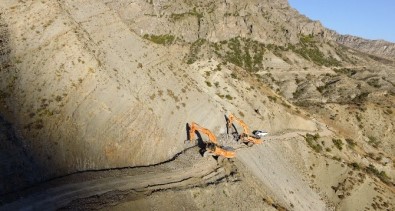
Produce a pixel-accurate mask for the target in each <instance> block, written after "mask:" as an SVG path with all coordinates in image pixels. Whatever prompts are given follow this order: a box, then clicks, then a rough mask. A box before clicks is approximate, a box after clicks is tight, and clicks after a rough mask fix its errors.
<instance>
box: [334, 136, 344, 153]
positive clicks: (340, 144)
mask: <svg viewBox="0 0 395 211" xmlns="http://www.w3.org/2000/svg"><path fill="white" fill-rule="evenodd" d="M332 142H333V144H334V145H335V146H336V148H338V149H339V150H342V149H343V141H342V140H341V139H335V138H333V139H332Z"/></svg>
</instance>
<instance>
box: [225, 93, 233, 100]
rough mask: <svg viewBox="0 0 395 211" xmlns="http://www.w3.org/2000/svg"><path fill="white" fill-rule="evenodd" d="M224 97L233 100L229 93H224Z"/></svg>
mask: <svg viewBox="0 0 395 211" xmlns="http://www.w3.org/2000/svg"><path fill="white" fill-rule="evenodd" d="M225 98H226V99H228V100H233V97H232V96H230V95H228V94H227V95H225Z"/></svg>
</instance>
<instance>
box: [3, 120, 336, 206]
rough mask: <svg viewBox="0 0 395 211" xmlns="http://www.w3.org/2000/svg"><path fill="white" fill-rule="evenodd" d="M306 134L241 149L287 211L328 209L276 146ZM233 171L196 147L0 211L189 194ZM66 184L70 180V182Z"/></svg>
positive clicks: (66, 186) (242, 159) (243, 162)
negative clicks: (180, 192) (120, 197)
mask: <svg viewBox="0 0 395 211" xmlns="http://www.w3.org/2000/svg"><path fill="white" fill-rule="evenodd" d="M319 128H320V129H319V131H318V132H322V133H323V134H325V135H328V134H327V133H329V131H326V130H322V127H319ZM301 132H305V131H299V132H295V131H294V132H289V133H283V134H279V135H274V136H269V137H267V138H265V139H266V141H265V142H264V144H261V145H255V146H253V147H248V148H247V147H242V148H240V149H238V150H237V159H238V160H239V161H240V162H239V163H241V165H243V169H247V170H248V171H249V173H251V174H253V175H254V176H255V177H256V178H258V179H259V181H260V183H261V184H263V187H256V188H258V189H264V190H265V192H268V193H270V194H271V195H273V197H274V198H275V199H276V200H277V201H278V202H279V203H280V204H281V205H283V206H284V207H286V208H288V209H293V210H326V209H327V208H326V204H325V202H324V201H323V200H322V199H321V198H320V196H319V195H318V194H317V193H316V192H314V191H313V190H312V189H311V188H310V186H309V184H308V183H307V182H305V181H304V180H303V178H302V176H301V175H300V172H298V171H297V170H296V169H295V167H294V166H292V164H291V163H289V162H288V161H287V160H286V159H284V158H283V155H284V152H282V151H281V147H277V146H276V142H278V141H282V140H283V139H285V138H292V137H295V136H299V133H301ZM236 166H237V165H236ZM231 168H232V167H229V166H227V165H226V164H225V165H218V164H217V162H216V161H215V160H214V159H206V158H201V157H200V154H199V153H198V149H197V147H193V148H191V149H188V150H186V151H184V152H183V153H181V154H180V155H179V156H178V157H176V159H174V160H172V161H169V162H166V163H164V164H160V165H155V166H150V167H141V168H136V170H135V171H134V170H133V169H132V170H131V171H130V172H129V173H127V172H126V173H124V174H123V175H111V176H103V177H104V178H100V177H102V176H98V175H100V174H102V173H103V172H104V173H105V172H111V170H110V171H105V170H104V171H103V172H101V171H100V172H95V173H93V174H97V175H96V176H95V178H87V179H86V180H85V179H82V181H81V179H80V181H71V182H65V183H60V184H56V182H55V184H54V186H50V187H48V188H44V189H43V188H42V189H41V190H39V191H36V192H30V195H25V196H24V197H20V198H19V199H17V200H15V201H13V202H11V203H9V204H5V205H3V206H2V207H0V210H38V209H44V210H55V209H59V208H63V207H67V206H68V205H69V204H70V203H73V201H76V200H81V199H87V198H89V197H92V196H100V195H104V194H111V193H113V194H114V195H117V193H118V194H125V193H126V194H129V195H132V198H133V197H134V198H136V197H137V198H139V197H144V196H146V195H144V194H145V193H149V192H152V191H155V190H165V189H172V188H178V189H185V188H188V187H193V186H199V185H206V184H209V183H215V182H216V181H218V180H220V179H221V178H224V177H226V176H227V175H229V173H230V172H231ZM63 180H67V177H66V178H63ZM52 182H53V181H52ZM43 185H45V184H43ZM31 193H33V194H31ZM102 203H103V204H105V202H102Z"/></svg>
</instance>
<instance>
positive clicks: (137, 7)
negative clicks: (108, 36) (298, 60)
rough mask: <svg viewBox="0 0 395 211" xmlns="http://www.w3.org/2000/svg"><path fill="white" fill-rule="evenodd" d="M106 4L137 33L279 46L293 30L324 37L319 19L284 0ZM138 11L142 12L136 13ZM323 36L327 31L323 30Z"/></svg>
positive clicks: (293, 37)
mask: <svg viewBox="0 0 395 211" xmlns="http://www.w3.org/2000/svg"><path fill="white" fill-rule="evenodd" d="M108 5H109V6H110V7H111V8H113V9H114V10H116V11H119V14H120V17H121V18H122V19H123V20H125V22H126V23H128V25H129V26H130V27H131V29H132V30H133V31H135V32H136V33H137V34H139V35H140V36H144V35H149V34H155V35H164V34H171V35H174V36H176V37H177V39H180V40H183V41H186V42H194V41H196V40H197V39H205V40H208V41H211V42H218V41H222V40H229V39H231V38H234V37H244V38H251V39H253V40H257V41H260V42H262V43H267V44H269V43H271V44H278V45H285V44H286V43H289V42H290V43H297V42H299V39H298V37H299V35H300V34H304V35H310V34H312V35H316V34H320V35H321V36H322V37H324V36H326V34H327V33H326V29H325V28H324V27H322V25H321V24H320V23H319V22H315V21H311V20H309V19H308V18H306V17H305V16H302V15H300V14H299V13H298V12H297V11H296V10H294V9H292V8H291V7H289V5H288V2H287V1H269V0H266V1H257V0H248V1H240V0H234V1H187V2H185V1H176V2H174V1H160V2H156V1H153V2H152V3H150V2H147V1H143V0H141V1H134V2H133V3H131V4H124V5H119V3H116V2H113V3H112V2H111V3H108ZM142 11H144V12H142ZM328 35H329V34H328Z"/></svg>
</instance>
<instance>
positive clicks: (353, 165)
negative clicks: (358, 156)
mask: <svg viewBox="0 0 395 211" xmlns="http://www.w3.org/2000/svg"><path fill="white" fill-rule="evenodd" d="M350 166H351V167H352V168H353V169H354V170H360V169H361V166H360V165H359V164H358V163H356V162H353V163H351V164H350Z"/></svg>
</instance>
